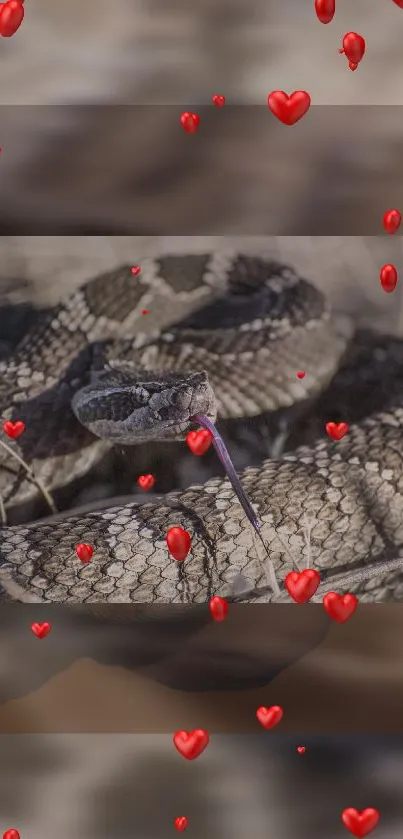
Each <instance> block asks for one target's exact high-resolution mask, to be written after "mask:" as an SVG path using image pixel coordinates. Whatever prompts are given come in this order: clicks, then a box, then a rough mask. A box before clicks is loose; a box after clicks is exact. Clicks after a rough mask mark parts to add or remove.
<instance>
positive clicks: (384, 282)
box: [380, 263, 397, 294]
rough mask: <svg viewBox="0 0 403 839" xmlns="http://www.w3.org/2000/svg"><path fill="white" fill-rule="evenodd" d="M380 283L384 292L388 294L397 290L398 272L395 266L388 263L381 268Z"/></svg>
mask: <svg viewBox="0 0 403 839" xmlns="http://www.w3.org/2000/svg"><path fill="white" fill-rule="evenodd" d="M380 281H381V286H382V288H383V290H384V291H386V292H387V293H388V294H390V292H391V291H394V290H395V288H396V284H397V271H396V268H395V266H394V265H390V263H388V264H387V265H384V266H383V267H382V268H381V273H380Z"/></svg>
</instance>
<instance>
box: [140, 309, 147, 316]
mask: <svg viewBox="0 0 403 839" xmlns="http://www.w3.org/2000/svg"><path fill="white" fill-rule="evenodd" d="M141 314H142V315H148V314H149V310H148V309H142V310H141Z"/></svg>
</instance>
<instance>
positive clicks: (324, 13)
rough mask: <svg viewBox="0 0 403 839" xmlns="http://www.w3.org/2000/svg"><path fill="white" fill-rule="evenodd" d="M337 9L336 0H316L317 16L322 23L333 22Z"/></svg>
mask: <svg viewBox="0 0 403 839" xmlns="http://www.w3.org/2000/svg"><path fill="white" fill-rule="evenodd" d="M335 11H336V3H335V0H315V12H316V16H317V18H318V20H320V22H321V23H331V22H332V20H333V18H334V13H335Z"/></svg>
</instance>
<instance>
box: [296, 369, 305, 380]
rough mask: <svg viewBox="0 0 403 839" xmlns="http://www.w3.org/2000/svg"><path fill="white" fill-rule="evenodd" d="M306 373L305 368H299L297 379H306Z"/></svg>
mask: <svg viewBox="0 0 403 839" xmlns="http://www.w3.org/2000/svg"><path fill="white" fill-rule="evenodd" d="M305 376H306V373H305V370H298V373H297V379H305Z"/></svg>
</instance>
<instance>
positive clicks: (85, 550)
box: [76, 542, 94, 562]
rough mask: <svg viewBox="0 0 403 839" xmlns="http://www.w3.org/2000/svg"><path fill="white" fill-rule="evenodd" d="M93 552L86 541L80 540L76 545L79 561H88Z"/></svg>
mask: <svg viewBox="0 0 403 839" xmlns="http://www.w3.org/2000/svg"><path fill="white" fill-rule="evenodd" d="M93 553H94V548H93V547H92V545H88V544H87V543H86V542H80V544H79V545H76V554H77V556H78V558H79V559H80V560H81V562H89V561H90V559H91V557H92V554H93Z"/></svg>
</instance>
